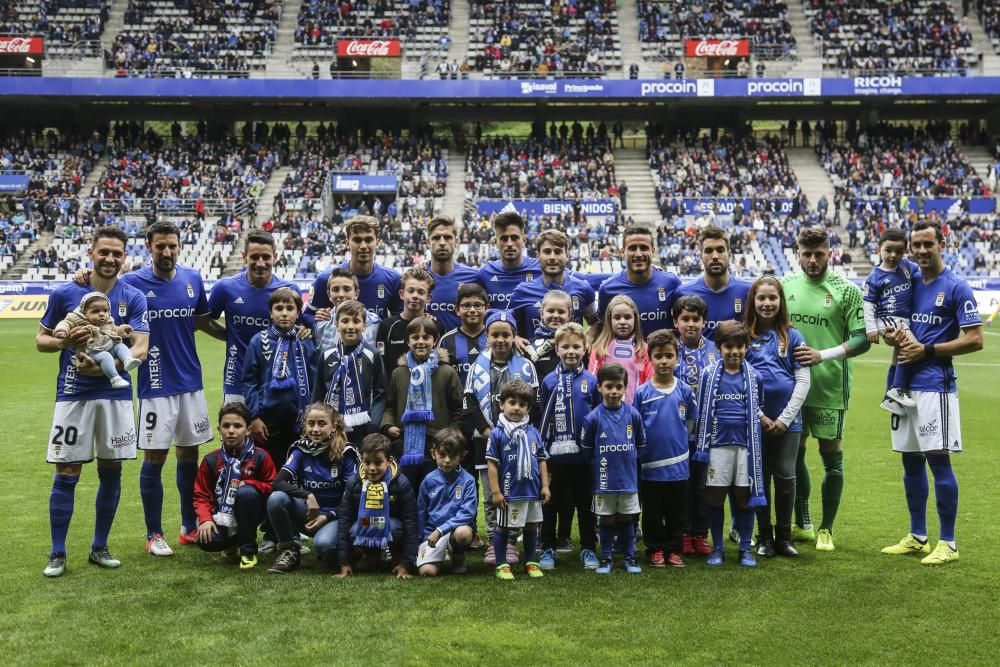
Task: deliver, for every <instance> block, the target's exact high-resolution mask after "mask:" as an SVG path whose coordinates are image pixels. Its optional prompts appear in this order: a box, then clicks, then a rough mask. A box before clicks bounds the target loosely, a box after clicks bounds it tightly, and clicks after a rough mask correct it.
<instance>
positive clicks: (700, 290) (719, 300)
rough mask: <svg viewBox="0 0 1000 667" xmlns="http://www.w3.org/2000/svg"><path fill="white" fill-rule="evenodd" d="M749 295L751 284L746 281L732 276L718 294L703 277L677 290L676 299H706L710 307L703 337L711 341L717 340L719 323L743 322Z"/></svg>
mask: <svg viewBox="0 0 1000 667" xmlns="http://www.w3.org/2000/svg"><path fill="white" fill-rule="evenodd" d="M749 294H750V283H748V282H746V281H745V280H740V279H739V278H735V277H733V276H730V277H729V284H728V285H726V286H725V287H724V288H723V289H722V290H720V291H718V292H716V291H715V290H713V289H712V288H711V287H709V286H708V285H706V284H705V276H704V275H702V276H700V277H699V278H698V279H697V280H692V281H691V282H689V283H685V284H683V285H681V286H680V287H679V288H677V292H676V293H675V294H674V299H675V300H676V299H677V298H678V297H681V296H699V297H701V298H702V299H704V301H705V303H706V305H708V317H706V318H705V329H704V330H703V331H702V336H704V337H705V338H707V339H709V340H715V328H716V327H717V326H719V322H725V321H726V320H739V321H743V313H744V312H745V311H746V309H747V308H749V307H750V305H749V304H747V296H748V295H749Z"/></svg>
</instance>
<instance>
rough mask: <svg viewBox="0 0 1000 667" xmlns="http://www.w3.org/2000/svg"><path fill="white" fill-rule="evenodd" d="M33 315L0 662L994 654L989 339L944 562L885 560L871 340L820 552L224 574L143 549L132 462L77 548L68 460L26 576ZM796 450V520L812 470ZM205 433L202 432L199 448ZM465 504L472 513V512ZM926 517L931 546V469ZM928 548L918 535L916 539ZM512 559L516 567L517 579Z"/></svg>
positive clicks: (16, 338)
mask: <svg viewBox="0 0 1000 667" xmlns="http://www.w3.org/2000/svg"><path fill="white" fill-rule="evenodd" d="M36 330H37V323H36V322H34V321H31V320H16V321H11V320H5V321H3V322H0V357H2V358H3V360H4V361H3V373H2V383H3V384H2V386H3V400H2V405H0V408H2V417H3V429H2V432H3V435H2V436H0V438H2V446H0V449H2V451H3V455H2V458H0V480H2V484H0V498H2V500H0V503H2V508H3V514H4V519H3V522H2V524H0V525H2V530H0V543H2V547H3V554H4V558H3V565H2V567H0V590H2V591H3V594H2V597H0V656H2V657H0V660H2V662H3V663H5V664H12V663H17V664H22V663H24V664H34V663H37V664H57V663H58V664H91V663H110V664H123V663H124V664H131V663H146V664H153V663H156V664H184V665H187V664H209V665H211V664H222V663H229V664H257V663H261V664H263V663H271V664H274V663H277V662H279V661H280V662H286V663H288V664H296V663H298V664H301V663H306V662H309V663H313V664H318V663H338V664H356V663H357V664H360V663H368V664H386V663H397V664H398V663H403V664H426V663H434V664H452V663H459V662H463V663H473V664H474V663H482V662H485V661H491V662H493V663H494V664H514V663H517V664H538V663H542V662H547V663H576V664H604V665H607V664H635V663H658V664H663V663H692V664H701V665H704V664H706V663H712V662H714V663H721V664H732V663H743V664H748V663H749V664H759V663H770V664H786V663H789V664H796V663H799V664H803V663H804V664H831V663H835V664H848V663H850V664H861V663H866V664H902V663H907V664H914V663H924V664H926V663H937V664H970V663H987V664H997V662H998V660H1000V643H998V641H997V627H998V622H1000V612H998V609H1000V607H998V602H997V590H998V582H1000V541H997V533H996V532H994V531H995V530H996V522H995V521H994V518H995V517H994V512H995V511H996V505H997V501H998V494H997V491H996V476H997V456H998V455H1000V449H998V447H997V445H996V443H994V442H993V438H994V437H996V433H995V431H993V429H994V428H996V427H997V426H996V425H997V424H998V423H1000V422H998V421H996V420H994V419H993V417H994V416H995V415H993V414H992V412H993V411H994V410H998V409H1000V408H998V405H1000V382H998V381H997V377H998V374H1000V336H998V335H997V334H996V333H993V331H992V330H990V329H987V330H986V331H987V335H986V336H985V339H986V341H985V342H986V349H985V350H984V351H983V352H980V353H978V354H975V355H971V356H968V357H963V358H961V359H960V360H959V361H958V363H957V368H958V373H959V378H960V379H959V386H960V396H961V412H962V426H963V439H964V445H965V449H966V452H965V453H963V454H962V455H960V456H957V457H955V458H954V460H955V466H956V469H957V476H958V479H959V484H960V493H961V504H960V507H959V517H958V527H957V531H958V545H959V551H960V554H961V560H960V561H959V562H957V563H953V564H951V565H949V566H947V567H943V568H929V567H925V566H922V565H920V563H919V560H918V559H917V558H915V557H893V556H883V555H881V554H880V553H879V549H880V548H881V547H883V546H885V545H887V544H891V543H893V542H895V541H897V540H898V539H899V538H901V537H903V536H904V535H905V534H906V531H907V528H908V526H909V523H908V518H907V514H906V504H905V499H904V496H903V492H902V485H901V482H900V479H901V475H902V468H901V465H900V462H899V456H898V455H896V454H893V453H892V451H891V449H890V447H889V432H888V417H887V413H885V412H883V411H882V410H880V409H879V408H878V402H879V399H880V397H881V393H882V388H883V386H884V377H885V367H886V362H887V359H888V352H887V350H886V347H885V346H884V345H881V346H877V347H876V348H875V349H873V351H872V352H870V353H869V354H867V355H865V356H864V357H862V358H861V359H860V360H859V362H858V363H857V364H856V366H855V381H854V396H853V400H852V410H851V412H850V415H849V417H848V423H847V435H846V438H845V450H846V457H845V463H846V468H847V469H846V478H845V488H844V500H843V505H842V507H841V510H840V514H839V515H838V520H837V525H836V531H835V533H834V541H835V544H836V547H837V550H836V551H835V552H833V553H823V554H819V553H817V552H816V551H815V550H814V549H813V546H812V545H802V547H801V550H802V557H801V558H799V559H797V560H788V559H771V560H767V561H764V560H763V559H762V562H761V565H760V567H758V568H757V569H756V570H747V569H744V568H740V567H739V566H738V565H737V564H736V563H735V558H734V556H735V550H734V549H733V545H729V547H730V549H729V554H728V555H729V561H728V562H727V563H726V565H725V566H724V567H722V568H718V569H712V568H709V567H707V566H706V565H705V564H704V562H703V558H695V557H692V558H689V559H688V567H687V568H685V569H683V570H653V569H650V568H648V567H647V568H644V571H643V573H642V574H641V575H627V574H625V573H624V571H623V570H622V569H621V568H620V559H619V560H618V561H617V562H616V567H617V569H616V570H615V571H614V572H613V573H612V574H611V576H608V577H598V576H597V575H595V574H594V573H592V572H586V571H584V570H583V569H582V568H581V566H580V564H579V560H578V558H577V554H576V553H573V554H563V555H561V556H560V560H559V561H558V567H557V569H556V570H555V571H553V572H550V573H547V574H546V576H545V578H544V579H540V580H536V581H530V580H529V579H528V578H527V577H526V576H518V578H517V580H516V581H514V582H511V583H501V582H498V581H495V580H494V579H493V578H492V571H491V570H492V568H485V567H483V566H482V565H481V562H480V561H481V555H473V556H472V557H470V566H471V567H470V573H469V574H468V575H465V576H461V577H459V576H454V577H452V576H445V577H443V578H441V579H437V580H420V579H413V580H410V581H396V580H393V579H391V578H390V577H389V576H388V575H369V574H362V575H359V576H354V577H351V578H349V579H348V580H345V581H338V580H335V579H334V578H333V577H332V576H331V575H330V573H329V572H328V571H327V570H326V569H325V568H320V567H319V566H317V565H316V563H315V560H313V556H312V555H308V556H305V557H304V559H303V560H304V567H303V569H302V570H300V571H299V572H296V573H294V574H289V575H285V576H272V575H267V574H266V573H265V570H266V567H267V565H268V564H269V562H270V560H269V557H262V558H261V565H260V566H258V568H257V569H256V571H253V572H249V573H246V572H240V571H239V570H238V568H237V567H236V566H234V565H229V564H225V563H224V562H223V561H222V560H221V557H220V556H217V555H211V554H204V553H201V552H200V551H199V550H198V549H196V548H191V547H177V546H175V547H174V548H175V552H176V555H175V556H174V557H173V558H167V559H154V558H153V557H151V556H149V555H147V554H146V551H145V540H144V536H145V529H144V526H143V518H142V508H141V504H140V501H139V490H138V477H139V464H138V463H137V462H128V463H126V464H125V465H124V475H123V490H122V499H121V505H120V507H119V510H118V516H117V519H116V521H115V526H114V529H113V531H112V533H111V540H110V547H111V550H112V551H113V552H114V553H115V554H116V555H117V556H118V557H119V558H120V559H121V560H122V563H123V565H122V567H121V569H119V570H116V571H104V570H99V569H98V568H96V567H94V566H92V565H89V564H87V562H86V560H87V553H88V550H89V546H90V539H91V535H92V531H93V524H94V510H93V503H94V494H95V490H96V485H97V475H96V472H95V470H94V466H93V465H89V466H86V467H85V469H84V474H83V478H82V481H81V483H80V485H79V487H78V489H77V493H76V513H75V515H74V518H73V523H72V525H71V527H70V534H69V541H68V550H69V562H68V569H67V572H66V574H65V575H64V576H63V577H62V578H60V579H55V580H47V579H45V578H44V577H43V576H42V569H43V567H44V566H45V563H46V559H47V556H48V549H49V528H48V518H47V517H48V498H49V490H50V488H51V482H52V473H53V470H52V467H51V466H49V465H47V464H46V463H45V449H46V439H47V435H48V430H49V425H50V420H51V416H52V401H53V397H54V393H55V374H56V355H43V354H40V353H37V352H36V351H35V349H34V335H35V332H36ZM199 345H200V349H201V351H202V353H201V357H202V361H203V364H204V366H205V377H206V378H207V381H206V390H207V393H208V397H209V405H210V409H213V410H214V409H217V408H218V404H219V399H220V389H221V387H220V384H221V381H220V378H221V366H222V353H223V347H222V344H221V343H218V342H216V341H211V340H208V339H207V338H205V337H204V336H202V335H200V334H199ZM809 447H810V449H809V456H808V460H809V463H810V468H811V471H812V482H813V494H812V498H813V516H814V519H818V518H819V515H820V514H821V509H820V482H821V480H822V470H821V466H820V460H819V456H818V454H817V451H816V445H815V442H810V445H809ZM207 451H208V447H207V446H206V447H203V448H202V454H204V453H205V452H207ZM163 480H164V489H165V499H164V527H165V528H166V529H167V538H168V541H169V542H170V543H171V544H172V545H175V544H176V536H177V528H178V525H179V511H178V507H177V492H176V488H175V486H174V481H173V480H174V459H173V457H172V456H171V458H170V459H169V462H168V464H167V466H166V469H165V470H164V474H163ZM481 519H482V517H481V515H480V520H481ZM928 521H929V525H928V528H929V530H930V533H931V539H932V541H936V535H937V518H936V514H935V511H934V500H933V484H932V491H931V499H930V502H929V504H928ZM932 544H933V542H932ZM517 572H518V570H517V568H515V573H517Z"/></svg>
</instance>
